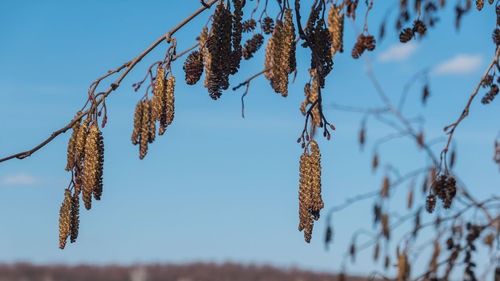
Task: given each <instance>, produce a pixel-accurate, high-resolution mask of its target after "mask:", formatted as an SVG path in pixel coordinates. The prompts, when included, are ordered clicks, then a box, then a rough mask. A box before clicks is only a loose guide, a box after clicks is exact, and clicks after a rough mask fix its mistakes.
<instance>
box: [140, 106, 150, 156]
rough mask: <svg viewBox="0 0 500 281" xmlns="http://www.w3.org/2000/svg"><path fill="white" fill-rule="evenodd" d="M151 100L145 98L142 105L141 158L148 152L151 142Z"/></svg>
mask: <svg viewBox="0 0 500 281" xmlns="http://www.w3.org/2000/svg"><path fill="white" fill-rule="evenodd" d="M150 113H151V110H150V104H149V100H145V101H144V102H143V105H142V118H141V130H140V132H139V138H140V139H139V145H140V147H139V158H140V159H144V157H145V156H146V154H147V153H148V142H149V122H150V117H151V114H150Z"/></svg>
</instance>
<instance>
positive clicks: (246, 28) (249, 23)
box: [243, 19, 257, 32]
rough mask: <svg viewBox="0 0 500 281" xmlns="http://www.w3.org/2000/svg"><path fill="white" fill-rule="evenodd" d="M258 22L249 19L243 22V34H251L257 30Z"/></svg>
mask: <svg viewBox="0 0 500 281" xmlns="http://www.w3.org/2000/svg"><path fill="white" fill-rule="evenodd" d="M256 25H257V22H256V21H255V20H254V19H249V20H246V21H244V22H243V32H250V31H252V30H254V29H255V26H256Z"/></svg>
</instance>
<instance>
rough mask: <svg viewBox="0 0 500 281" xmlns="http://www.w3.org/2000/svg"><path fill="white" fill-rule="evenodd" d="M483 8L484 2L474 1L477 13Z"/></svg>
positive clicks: (482, 0)
mask: <svg viewBox="0 0 500 281" xmlns="http://www.w3.org/2000/svg"><path fill="white" fill-rule="evenodd" d="M483 6H484V0H476V8H477V10H478V11H481V10H482V9H483Z"/></svg>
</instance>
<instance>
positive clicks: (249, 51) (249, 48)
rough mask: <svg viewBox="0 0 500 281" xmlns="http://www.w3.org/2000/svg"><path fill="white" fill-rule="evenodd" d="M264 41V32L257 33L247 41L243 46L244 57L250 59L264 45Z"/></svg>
mask: <svg viewBox="0 0 500 281" xmlns="http://www.w3.org/2000/svg"><path fill="white" fill-rule="evenodd" d="M263 43H264V36H262V34H260V33H257V34H255V35H254V36H253V37H252V38H251V39H250V40H248V41H247V42H246V43H245V46H244V47H243V58H245V59H246V60H249V59H251V58H252V57H253V55H254V54H255V53H256V52H257V51H258V50H259V49H260V47H262V44H263Z"/></svg>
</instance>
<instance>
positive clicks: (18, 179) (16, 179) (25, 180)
mask: <svg viewBox="0 0 500 281" xmlns="http://www.w3.org/2000/svg"><path fill="white" fill-rule="evenodd" d="M39 182H40V180H39V179H37V178H35V177H33V176H30V175H28V174H15V175H9V176H6V177H3V178H2V179H0V185H34V184H36V183H39Z"/></svg>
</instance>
